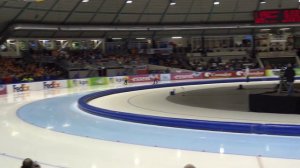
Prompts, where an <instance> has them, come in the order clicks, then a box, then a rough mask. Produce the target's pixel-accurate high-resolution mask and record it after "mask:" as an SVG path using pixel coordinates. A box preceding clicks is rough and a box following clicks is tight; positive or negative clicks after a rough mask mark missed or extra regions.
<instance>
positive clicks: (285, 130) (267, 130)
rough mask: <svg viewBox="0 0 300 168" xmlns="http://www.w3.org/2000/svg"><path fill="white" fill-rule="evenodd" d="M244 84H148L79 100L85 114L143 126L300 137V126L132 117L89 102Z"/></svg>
mask: <svg viewBox="0 0 300 168" xmlns="http://www.w3.org/2000/svg"><path fill="white" fill-rule="evenodd" d="M251 80H253V81H256V80H259V81H266V80H277V79H270V78H252V79H251ZM244 81H245V79H217V80H207V81H201V80H200V81H191V82H179V83H167V84H161V85H144V86H136V87H128V88H118V89H111V90H106V91H101V92H96V93H92V94H88V95H86V96H83V97H81V98H80V99H79V100H78V106H79V108H80V109H82V110H83V111H85V112H88V113H91V114H94V115H97V116H101V117H105V118H111V119H116V120H122V121H129V122H135V123H142V124H150V125H159V126H167V127H175V128H188V129H196V130H210V131H224V132H235V133H250V134H252V133H255V134H267V135H287V136H300V125H288V124H262V123H246V122H225V121H207V120H196V119H182V118H171V117H161V116H150V115H144V114H132V113H128V112H121V111H113V110H108V109H103V108H101V107H94V106H92V105H90V104H88V102H89V101H91V100H93V99H96V98H99V97H103V96H107V95H112V94H117V93H124V92H131V91H139V90H145V89H155V88H165V87H173V86H186V85H203V84H215V83H234V82H244Z"/></svg>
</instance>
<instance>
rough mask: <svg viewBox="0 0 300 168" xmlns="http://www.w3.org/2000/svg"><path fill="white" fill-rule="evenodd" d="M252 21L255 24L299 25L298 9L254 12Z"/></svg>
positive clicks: (299, 14) (299, 10)
mask: <svg viewBox="0 0 300 168" xmlns="http://www.w3.org/2000/svg"><path fill="white" fill-rule="evenodd" d="M254 19H255V23H256V24H276V23H299V22H300V9H287V10H265V11H256V12H255V14H254Z"/></svg>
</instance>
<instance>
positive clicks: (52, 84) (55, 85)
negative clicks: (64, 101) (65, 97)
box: [42, 80, 68, 90]
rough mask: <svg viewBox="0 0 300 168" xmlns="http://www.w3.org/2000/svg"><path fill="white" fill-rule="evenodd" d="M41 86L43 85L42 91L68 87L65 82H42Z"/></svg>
mask: <svg viewBox="0 0 300 168" xmlns="http://www.w3.org/2000/svg"><path fill="white" fill-rule="evenodd" d="M42 84H43V89H45V90H47V89H56V88H66V87H68V86H67V81H66V80H54V81H44V82H42Z"/></svg>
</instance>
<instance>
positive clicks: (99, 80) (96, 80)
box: [88, 77, 108, 86]
mask: <svg viewBox="0 0 300 168" xmlns="http://www.w3.org/2000/svg"><path fill="white" fill-rule="evenodd" d="M88 82H89V84H90V86H94V85H107V84H108V79H107V77H93V78H89V81H88Z"/></svg>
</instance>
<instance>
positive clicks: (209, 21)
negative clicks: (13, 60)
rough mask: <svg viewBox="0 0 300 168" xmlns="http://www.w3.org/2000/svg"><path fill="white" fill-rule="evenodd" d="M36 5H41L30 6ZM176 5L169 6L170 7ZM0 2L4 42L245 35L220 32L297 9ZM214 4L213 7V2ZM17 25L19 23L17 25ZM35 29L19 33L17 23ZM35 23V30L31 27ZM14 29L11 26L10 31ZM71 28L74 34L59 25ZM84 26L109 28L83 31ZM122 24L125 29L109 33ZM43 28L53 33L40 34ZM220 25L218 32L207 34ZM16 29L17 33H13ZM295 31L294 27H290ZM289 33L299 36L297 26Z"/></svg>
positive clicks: (240, 4)
mask: <svg viewBox="0 0 300 168" xmlns="http://www.w3.org/2000/svg"><path fill="white" fill-rule="evenodd" d="M32 1H41V2H32ZM173 1H174V2H176V4H175V5H170V2H173ZM262 1H263V0H132V3H126V0H0V12H1V15H0V31H2V34H1V35H0V36H1V37H2V39H4V38H7V37H29V38H34V37H52V38H58V37H127V36H131V37H139V36H143V37H144V36H146V37H153V36H170V35H182V36H185V35H186V36H201V35H226V34H251V33H253V32H254V30H253V28H242V29H240V28H235V27H233V28H222V26H224V25H228V24H230V26H231V25H235V26H236V25H237V26H239V24H242V25H244V24H245V25H252V24H253V22H254V21H253V12H254V11H257V10H269V9H298V8H299V4H300V2H299V0H265V1H263V2H265V3H263V2H262ZM217 2H219V4H218V3H217ZM20 23H21V24H20ZM23 23H26V24H30V25H29V26H28V25H27V26H28V27H40V28H41V29H32V30H29V29H22V24H23ZM37 24H38V25H37ZM16 25H17V26H16ZM65 25H69V28H70V27H71V28H72V26H73V25H76V26H77V28H78V27H80V29H73V30H70V29H64V28H61V26H65ZM86 25H93V26H94V27H97V26H98V27H99V26H108V28H110V27H109V26H113V27H111V28H112V29H111V30H112V31H106V30H105V29H96V30H95V29H93V30H92V31H89V29H83V28H84V27H85V26H86ZM119 25H122V26H123V27H125V28H126V29H114V28H116V27H118V26H119ZM145 25H147V26H158V27H162V26H166V25H167V26H169V27H171V28H172V27H173V28H174V27H178V25H185V26H194V25H198V26H199V25H200V26H204V27H205V26H207V25H209V26H208V27H206V28H204V29H182V30H176V29H168V31H163V30H162V29H151V30H150V29H149V27H147V26H146V27H143V28H145V30H134V29H133V31H129V30H128V28H129V29H131V28H134V27H135V26H145ZM49 26H50V27H51V26H53V27H55V29H46V28H49ZM215 26H220V27H221V29H211V27H215ZM16 27H17V28H16ZM295 27H296V28H295ZM292 30H293V31H299V25H296V26H294V28H293V29H292Z"/></svg>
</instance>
